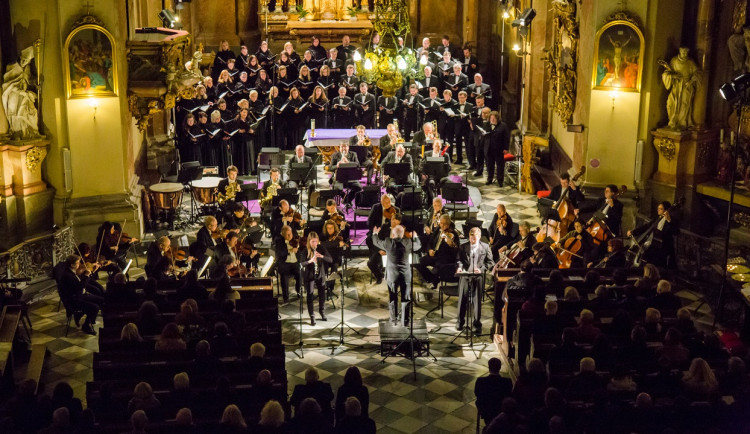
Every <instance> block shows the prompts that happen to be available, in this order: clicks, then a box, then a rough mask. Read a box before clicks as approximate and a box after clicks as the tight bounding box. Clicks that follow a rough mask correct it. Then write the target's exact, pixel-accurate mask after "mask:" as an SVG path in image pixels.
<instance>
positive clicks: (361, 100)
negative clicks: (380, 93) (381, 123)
mask: <svg viewBox="0 0 750 434" xmlns="http://www.w3.org/2000/svg"><path fill="white" fill-rule="evenodd" d="M352 99H353V100H354V113H355V114H356V116H357V119H358V122H359V123H360V124H362V125H364V126H366V127H368V128H375V96H373V95H372V94H371V93H369V92H368V93H364V94H363V93H358V94H356V95H354V97H353V98H352Z"/></svg>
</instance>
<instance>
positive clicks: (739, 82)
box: [719, 72, 750, 102]
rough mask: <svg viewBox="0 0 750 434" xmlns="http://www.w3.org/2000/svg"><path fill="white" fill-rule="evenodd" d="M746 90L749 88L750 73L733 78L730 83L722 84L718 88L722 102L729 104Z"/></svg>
mask: <svg viewBox="0 0 750 434" xmlns="http://www.w3.org/2000/svg"><path fill="white" fill-rule="evenodd" d="M748 88H750V73H749V72H746V73H744V74H742V75H740V76H738V77H735V78H734V79H733V80H732V81H730V82H726V83H724V84H722V85H721V87H719V93H720V94H721V97H722V98H724V100H726V101H730V102H731V101H733V100H735V99H736V98H737V97H738V96H739V95H740V94H741V93H743V92H744V91H746V90H748Z"/></svg>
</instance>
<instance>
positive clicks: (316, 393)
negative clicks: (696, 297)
mask: <svg viewBox="0 0 750 434" xmlns="http://www.w3.org/2000/svg"><path fill="white" fill-rule="evenodd" d="M306 398H313V399H314V400H315V401H316V402H317V403H318V409H319V410H320V413H321V414H322V415H323V417H324V418H325V420H326V421H327V422H328V423H329V424H332V423H333V409H332V408H331V401H332V400H333V390H332V389H331V385H330V384H328V383H324V382H322V381H320V377H319V374H318V370H317V369H315V367H313V366H310V367H309V368H307V370H306V371H305V384H298V385H297V386H295V387H294V392H292V397H291V398H290V399H289V404H290V405H291V406H292V407H294V414H295V416H296V415H297V412H299V411H300V406H301V404H302V401H303V400H305V399H306Z"/></svg>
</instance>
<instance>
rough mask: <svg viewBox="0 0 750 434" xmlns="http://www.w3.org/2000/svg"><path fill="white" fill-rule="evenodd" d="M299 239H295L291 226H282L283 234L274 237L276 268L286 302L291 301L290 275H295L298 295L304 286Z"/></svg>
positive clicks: (295, 286) (295, 287)
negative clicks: (298, 253) (298, 256)
mask: <svg viewBox="0 0 750 434" xmlns="http://www.w3.org/2000/svg"><path fill="white" fill-rule="evenodd" d="M298 243H299V240H298V239H295V237H294V232H293V231H292V228H290V227H289V226H284V227H283V228H281V235H280V236H277V237H276V238H274V243H273V246H274V256H275V257H276V270H277V271H278V275H279V282H280V285H281V295H282V296H283V297H284V303H287V302H288V301H289V277H294V289H295V291H296V292H297V297H299V296H300V288H301V287H302V276H301V274H300V268H299V261H298V260H297V252H298V250H299V244H298Z"/></svg>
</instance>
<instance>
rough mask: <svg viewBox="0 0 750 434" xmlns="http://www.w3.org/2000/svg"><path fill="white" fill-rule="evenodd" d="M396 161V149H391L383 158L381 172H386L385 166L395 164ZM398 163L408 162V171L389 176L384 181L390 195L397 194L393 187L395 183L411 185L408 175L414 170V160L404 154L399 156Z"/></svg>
mask: <svg viewBox="0 0 750 434" xmlns="http://www.w3.org/2000/svg"><path fill="white" fill-rule="evenodd" d="M395 163H396V151H391V152H389V153H388V155H386V156H385V158H383V162H382V164H381V165H382V167H383V173H384V174H385V172H386V166H387V165H388V164H395ZM399 163H408V164H409V171H408V172H407V173H401V175H402V176H400V177H398V178H395V177H391V178H389V179H388V181H387V182H386V190H388V192H389V193H391V194H392V195H394V196H395V195H397V194H398V192H397V191H396V189H395V187H394V186H395V185H412V183H411V181H410V179H409V175H410V174H411V173H413V172H414V162H413V160H412V158H411V155H410V154H404V156H403V157H401V161H399Z"/></svg>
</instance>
